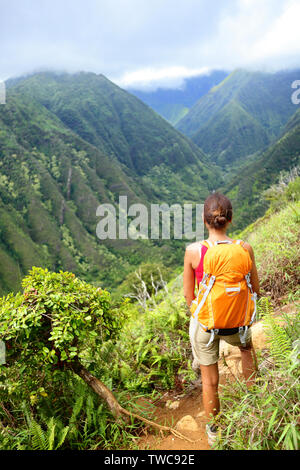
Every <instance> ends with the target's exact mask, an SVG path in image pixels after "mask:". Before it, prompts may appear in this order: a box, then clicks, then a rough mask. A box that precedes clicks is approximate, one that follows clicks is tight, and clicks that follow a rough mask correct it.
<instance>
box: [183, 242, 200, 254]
mask: <svg viewBox="0 0 300 470" xmlns="http://www.w3.org/2000/svg"><path fill="white" fill-rule="evenodd" d="M200 245H201V242H194V243H190V244H189V245H187V247H186V249H185V252H186V253H189V252H190V253H191V252H194V251H198V250H199V247H200Z"/></svg>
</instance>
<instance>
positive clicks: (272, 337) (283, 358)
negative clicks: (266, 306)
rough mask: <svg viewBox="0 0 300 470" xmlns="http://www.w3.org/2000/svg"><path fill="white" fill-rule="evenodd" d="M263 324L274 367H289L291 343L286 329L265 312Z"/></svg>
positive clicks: (269, 313)
mask: <svg viewBox="0 0 300 470" xmlns="http://www.w3.org/2000/svg"><path fill="white" fill-rule="evenodd" d="M263 324H264V329H265V332H266V336H267V342H268V344H269V346H270V353H271V356H272V358H273V360H274V362H275V365H277V366H279V367H284V366H289V365H290V352H291V344H292V341H291V338H290V336H289V335H288V333H287V331H286V329H285V328H284V327H283V326H282V325H281V324H279V323H278V320H277V319H276V318H275V317H274V316H273V315H272V312H270V311H267V310H266V311H265V313H264V315H263Z"/></svg>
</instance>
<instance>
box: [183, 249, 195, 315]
mask: <svg viewBox="0 0 300 470" xmlns="http://www.w3.org/2000/svg"><path fill="white" fill-rule="evenodd" d="M191 258H192V251H191V250H189V249H186V250H185V255H184V270H183V293H184V297H185V300H186V303H187V305H188V307H190V305H191V303H192V301H193V300H194V298H195V271H194V269H193V267H192V262H191Z"/></svg>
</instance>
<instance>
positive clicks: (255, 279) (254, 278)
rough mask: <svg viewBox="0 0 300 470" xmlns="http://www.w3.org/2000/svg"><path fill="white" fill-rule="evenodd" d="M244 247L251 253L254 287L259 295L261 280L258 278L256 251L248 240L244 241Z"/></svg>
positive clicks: (252, 282)
mask: <svg viewBox="0 0 300 470" xmlns="http://www.w3.org/2000/svg"><path fill="white" fill-rule="evenodd" d="M244 247H245V248H246V249H247V250H248V251H249V255H250V257H251V259H252V269H251V273H250V274H251V275H250V277H251V284H252V288H253V291H254V292H256V293H257V295H259V294H260V290H259V280H258V274H257V268H256V264H255V258H254V251H253V249H252V246H251V245H249V243H247V242H245V243H244Z"/></svg>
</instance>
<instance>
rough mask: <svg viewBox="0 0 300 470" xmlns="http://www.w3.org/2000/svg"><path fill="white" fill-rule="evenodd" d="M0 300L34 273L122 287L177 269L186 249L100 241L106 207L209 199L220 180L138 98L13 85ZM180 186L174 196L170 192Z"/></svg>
mask: <svg viewBox="0 0 300 470" xmlns="http://www.w3.org/2000/svg"><path fill="white" fill-rule="evenodd" d="M0 128H1V131H0V155H1V160H0V205H1V210H0V221H1V239H0V257H1V261H2V263H1V268H0V292H2V293H4V292H8V291H11V290H16V289H18V288H19V286H20V281H21V279H22V277H23V275H24V274H26V272H27V271H28V269H30V268H31V266H32V265H38V266H44V267H49V268H50V269H53V270H58V269H64V270H70V271H72V272H74V273H75V274H78V275H80V276H82V277H84V279H86V280H88V281H90V282H95V283H101V285H102V286H104V287H105V286H107V287H111V288H112V289H113V288H117V285H118V283H121V282H122V280H123V279H124V278H125V277H126V276H127V274H129V273H130V272H132V271H133V270H134V269H135V268H136V267H137V266H138V265H139V264H140V263H141V262H147V261H148V260H151V261H152V262H158V263H161V262H163V263H164V264H166V265H172V266H174V265H176V258H177V256H178V254H179V256H181V253H182V250H183V249H184V248H183V243H181V245H180V244H178V243H177V244H176V246H175V245H172V241H170V242H169V241H166V243H164V246H161V244H159V242H158V241H154V242H152V240H132V239H127V240H119V239H116V240H104V241H101V242H100V241H99V240H98V238H97V237H96V226H97V223H98V221H99V219H98V218H97V217H96V209H97V207H98V206H99V205H100V204H103V203H111V204H114V205H117V204H118V200H119V196H120V195H126V196H127V198H128V205H131V204H133V203H143V204H145V205H146V207H149V204H150V203H151V202H159V203H161V202H168V203H173V202H180V203H183V202H184V201H197V202H199V200H201V198H202V199H203V198H204V197H205V196H206V194H207V193H208V192H209V190H210V189H211V188H212V187H215V185H216V182H217V181H218V176H217V175H218V172H217V171H215V170H214V167H213V166H211V165H210V164H209V163H208V162H207V158H206V156H205V155H204V154H203V152H201V150H199V148H198V147H197V146H196V145H195V144H193V143H192V142H190V141H189V140H188V139H187V138H185V137H184V136H182V135H181V134H180V133H179V132H177V131H176V130H174V129H173V128H172V127H171V126H170V125H169V124H168V123H166V122H165V121H164V120H163V119H162V118H160V117H159V116H157V115H156V113H155V112H154V111H152V110H150V109H149V108H148V107H147V106H146V105H144V104H143V103H141V102H140V101H139V100H138V99H137V98H136V97H133V96H131V95H130V94H128V93H127V92H125V91H123V90H121V89H119V88H118V87H117V86H115V85H114V84H112V83H111V82H109V80H107V79H106V78H105V77H103V76H97V75H95V74H77V75H64V74H63V75H56V74H47V73H46V74H36V75H33V76H31V77H27V78H22V79H18V80H14V81H11V82H9V83H8V92H7V103H6V105H5V106H1V107H0ZM174 187H176V191H174Z"/></svg>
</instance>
